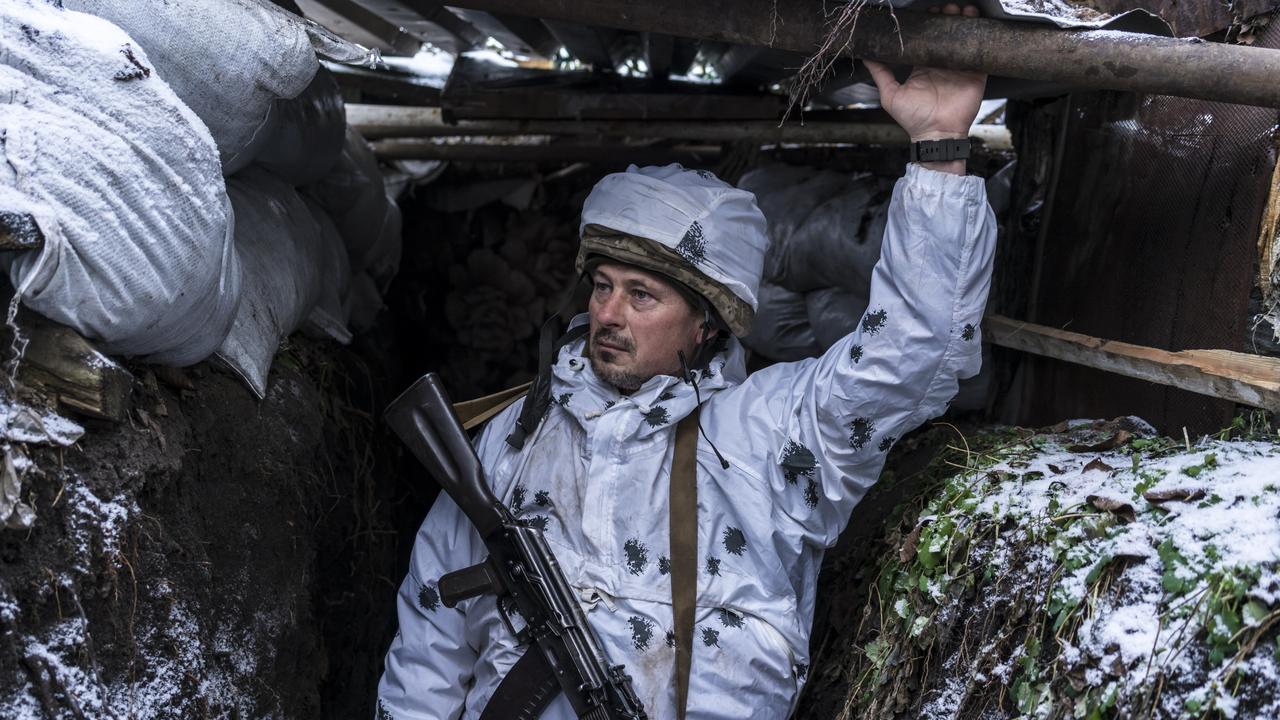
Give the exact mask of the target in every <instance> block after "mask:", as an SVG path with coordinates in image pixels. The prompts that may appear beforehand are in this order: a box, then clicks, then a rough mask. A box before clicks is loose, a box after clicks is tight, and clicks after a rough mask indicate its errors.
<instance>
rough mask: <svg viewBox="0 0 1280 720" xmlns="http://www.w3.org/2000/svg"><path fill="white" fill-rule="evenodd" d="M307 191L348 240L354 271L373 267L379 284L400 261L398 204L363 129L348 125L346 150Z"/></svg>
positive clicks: (343, 150)
mask: <svg viewBox="0 0 1280 720" xmlns="http://www.w3.org/2000/svg"><path fill="white" fill-rule="evenodd" d="M304 192H305V193H306V194H307V195H309V196H310V197H312V198H313V199H314V200H315V201H316V202H318V203H320V206H321V207H323V208H324V209H325V211H326V212H328V213H329V216H330V217H332V218H333V221H334V223H335V224H336V225H337V226H338V232H340V233H341V234H342V239H343V241H344V242H346V244H347V255H348V256H349V257H350V258H351V270H352V272H355V273H359V272H364V271H366V270H371V271H372V272H371V274H372V275H373V276H374V279H375V280H378V281H379V287H383V288H384V289H385V286H386V284H389V283H390V277H387V274H388V272H389V273H390V275H392V276H394V275H395V272H396V270H397V269H398V268H399V264H400V252H401V240H400V229H399V227H400V215H399V208H395V203H394V202H392V201H390V199H389V198H388V197H387V192H386V186H385V184H384V182H383V179H382V173H381V171H379V169H378V159H377V158H376V157H374V154H373V150H372V149H371V148H370V147H369V144H368V143H367V142H365V140H364V138H363V137H361V136H360V133H358V132H356V131H355V130H353V129H351V128H350V127H348V128H347V136H346V142H345V144H344V145H343V148H342V155H341V156H340V157H339V158H338V161H337V163H335V164H334V166H333V169H332V170H331V171H330V172H329V174H328V175H326V176H325V177H324V179H323V180H321V181H320V182H317V183H314V184H312V185H309V186H307V187H306V188H305V190H304Z"/></svg>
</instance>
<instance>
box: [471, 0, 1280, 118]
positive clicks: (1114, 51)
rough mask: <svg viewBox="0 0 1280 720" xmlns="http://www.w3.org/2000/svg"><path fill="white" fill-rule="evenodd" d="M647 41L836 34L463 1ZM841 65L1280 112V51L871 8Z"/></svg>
mask: <svg viewBox="0 0 1280 720" xmlns="http://www.w3.org/2000/svg"><path fill="white" fill-rule="evenodd" d="M455 4H456V5H459V6H465V7H471V8H478V9H484V10H490V11H501V12H513V13H524V14H528V15H533V16H536V17H540V18H543V19H544V20H547V19H550V20H551V21H568V22H578V23H587V24H591V25H601V26H606V27H615V28H620V29H625V30H634V31H641V32H658V33H664V34H667V35H678V36H683V37H690V38H698V39H705V40H715V41H720V42H727V43H731V44H741V45H760V46H767V47H771V48H774V49H780V50H791V51H795V52H800V53H806V54H808V53H811V52H813V51H814V50H815V49H817V48H818V47H819V46H820V45H821V44H822V43H823V41H824V40H826V38H827V34H828V32H829V28H828V26H827V21H826V15H825V14H824V13H823V12H822V4H821V3H818V2H788V3H779V2H776V1H775V0H704V1H703V2H697V3H691V2H687V0H646V2H632V1H631V0H575V1H574V2H567V1H566V0H456V2H455ZM843 40H844V38H841V39H839V40H837V42H839V44H840V47H841V50H842V54H846V55H849V56H852V57H860V58H864V57H865V58H871V59H874V60H882V61H886V62H893V63H901V64H907V65H923V66H928V67H943V68H952V69H956V70H972V71H980V72H985V73H989V74H991V75H998V76H1004V77H1011V78H1022V79H1025V80H1042V81H1048V82H1054V83H1062V84H1065V85H1069V86H1072V87H1077V88H1095V89H1106V90H1130V91H1135V92H1144V93H1155V94H1161V95H1177V96H1181V97H1190V98H1199V99H1203V100H1213V101H1218V102H1229V103H1240V104H1245V105H1259V106H1263V107H1280V83H1277V82H1275V78H1276V77H1280V51H1277V50H1271V49H1265V48H1257V47H1247V46H1240V45H1229V44H1225V43H1214V42H1200V41H1196V40H1183V39H1177V38H1162V37H1156V36H1152V35H1140V34H1137V33H1126V32H1120V31H1111V30H1106V31H1096V30H1073V31H1064V30H1059V29H1056V28H1050V27H1044V26H1040V25H1036V24H1033V23H1018V22H1010V21H1002V20H993V19H986V18H964V17H955V16H946V15H931V14H928V13H921V12H906V11H904V12H898V13H896V16H895V15H891V14H890V12H888V11H887V10H885V9H883V8H880V7H870V6H864V7H862V8H861V10H860V12H859V15H858V19H857V23H856V27H855V28H854V30H853V32H852V33H851V34H850V35H848V36H847V40H848V42H847V43H845V42H843Z"/></svg>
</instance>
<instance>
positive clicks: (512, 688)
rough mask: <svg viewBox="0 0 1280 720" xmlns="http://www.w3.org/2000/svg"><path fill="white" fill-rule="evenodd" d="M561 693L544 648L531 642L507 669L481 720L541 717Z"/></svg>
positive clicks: (533, 719) (535, 719)
mask: <svg viewBox="0 0 1280 720" xmlns="http://www.w3.org/2000/svg"><path fill="white" fill-rule="evenodd" d="M559 694H560V681H559V680H557V679H556V673H555V671H554V670H552V669H551V666H550V665H548V664H547V659H546V657H544V656H543V654H542V650H541V648H539V647H538V646H537V645H536V644H533V645H530V646H529V648H528V649H527V650H525V651H524V655H521V656H520V659H519V660H517V661H516V664H515V665H512V666H511V669H510V670H508V671H507V675H506V677H504V678H502V682H501V683H499V684H498V689H497V690H494V691H493V696H492V697H490V698H489V702H488V703H487V704H486V705H485V706H484V712H482V713H480V720H508V718H514V719H515V720H538V717H539V716H541V715H542V711H543V710H546V709H547V706H548V705H550V704H551V701H552V700H555V699H556V696H557V695H559Z"/></svg>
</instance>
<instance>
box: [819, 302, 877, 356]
mask: <svg viewBox="0 0 1280 720" xmlns="http://www.w3.org/2000/svg"><path fill="white" fill-rule="evenodd" d="M868 290H869V287H868ZM869 297H870V292H868V291H863V292H859V291H856V290H848V289H845V288H822V289H820V290H814V291H813V292H810V293H807V294H805V296H804V304H805V308H806V311H807V313H808V317H809V324H810V325H811V326H812V327H813V334H814V337H816V338H817V339H818V346H819V347H820V348H821V350H822V351H823V352H826V351H827V349H828V348H830V347H831V346H832V345H835V344H836V343H837V342H839V340H840V338H843V337H844V336H845V335H848V334H849V333H851V332H853V329H854V328H855V327H857V326H858V322H859V321H860V320H862V314H863V313H864V312H866V311H867V301H868V298H869Z"/></svg>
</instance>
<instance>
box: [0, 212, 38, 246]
mask: <svg viewBox="0 0 1280 720" xmlns="http://www.w3.org/2000/svg"><path fill="white" fill-rule="evenodd" d="M42 247H44V235H43V234H42V233H41V232H40V227H39V226H38V225H36V219H35V218H33V217H31V216H30V215H27V214H26V213H16V212H11V211H8V210H0V250H39V249H40V248H42Z"/></svg>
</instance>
